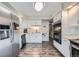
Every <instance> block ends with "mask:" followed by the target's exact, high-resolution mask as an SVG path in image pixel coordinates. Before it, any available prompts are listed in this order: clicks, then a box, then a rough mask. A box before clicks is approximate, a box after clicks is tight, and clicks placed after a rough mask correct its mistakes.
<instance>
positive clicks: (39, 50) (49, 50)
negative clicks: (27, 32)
mask: <svg viewBox="0 0 79 59" xmlns="http://www.w3.org/2000/svg"><path fill="white" fill-rule="evenodd" d="M18 56H19V57H62V55H61V54H60V53H59V52H58V51H57V50H56V49H55V48H54V47H53V46H51V45H50V44H49V42H43V43H42V44H41V43H31V44H26V46H25V47H24V48H23V49H22V50H21V51H20V52H19V55H18Z"/></svg>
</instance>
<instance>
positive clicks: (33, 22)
mask: <svg viewBox="0 0 79 59" xmlns="http://www.w3.org/2000/svg"><path fill="white" fill-rule="evenodd" d="M31 25H41V21H40V20H33V21H32V22H31Z"/></svg>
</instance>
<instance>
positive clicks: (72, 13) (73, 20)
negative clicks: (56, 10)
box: [68, 4, 79, 27]
mask: <svg viewBox="0 0 79 59" xmlns="http://www.w3.org/2000/svg"><path fill="white" fill-rule="evenodd" d="M68 16H69V17H68V18H69V20H68V21H69V26H71V27H76V26H79V4H78V5H76V6H75V7H73V8H72V9H70V10H69V15H68Z"/></svg>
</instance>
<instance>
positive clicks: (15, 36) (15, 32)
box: [11, 14, 19, 57]
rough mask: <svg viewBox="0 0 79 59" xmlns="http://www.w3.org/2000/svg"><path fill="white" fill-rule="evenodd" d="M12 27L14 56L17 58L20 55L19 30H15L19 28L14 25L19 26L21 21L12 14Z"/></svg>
mask: <svg viewBox="0 0 79 59" xmlns="http://www.w3.org/2000/svg"><path fill="white" fill-rule="evenodd" d="M11 22H12V23H11V27H12V33H11V35H12V40H11V43H12V56H14V57H16V56H17V55H18V51H19V30H18V29H15V28H16V27H17V26H16V25H14V23H17V24H19V19H18V18H17V17H16V16H15V15H13V14H11Z"/></svg>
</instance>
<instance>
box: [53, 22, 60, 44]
mask: <svg viewBox="0 0 79 59" xmlns="http://www.w3.org/2000/svg"><path fill="white" fill-rule="evenodd" d="M54 40H55V41H56V42H58V43H59V44H61V21H58V22H57V23H55V24H54Z"/></svg>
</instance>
